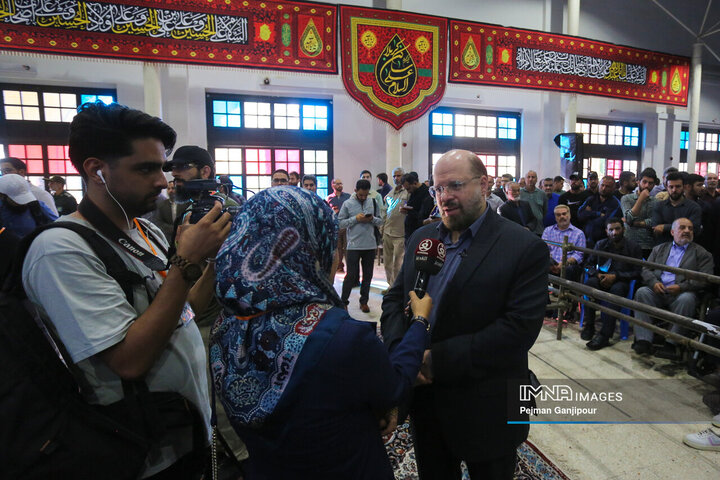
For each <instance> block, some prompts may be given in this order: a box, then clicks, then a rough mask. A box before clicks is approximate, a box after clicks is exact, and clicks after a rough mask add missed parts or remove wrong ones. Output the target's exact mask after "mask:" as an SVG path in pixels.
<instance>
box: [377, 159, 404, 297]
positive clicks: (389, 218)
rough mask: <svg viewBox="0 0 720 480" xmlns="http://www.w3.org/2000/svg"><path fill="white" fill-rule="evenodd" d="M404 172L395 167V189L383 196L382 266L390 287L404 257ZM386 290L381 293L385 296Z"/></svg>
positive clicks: (393, 173)
mask: <svg viewBox="0 0 720 480" xmlns="http://www.w3.org/2000/svg"><path fill="white" fill-rule="evenodd" d="M404 174H405V170H403V169H402V168H401V167H396V168H394V169H393V171H392V175H393V181H394V182H395V188H393V189H392V191H391V192H390V193H388V194H387V195H386V196H385V215H384V219H383V228H382V233H383V265H384V266H385V277H386V278H387V282H388V285H390V286H391V287H392V285H393V283H395V278H396V277H397V275H398V273H399V272H400V266H401V265H402V261H403V257H404V256H405V216H404V215H403V214H402V212H401V211H400V207H401V206H403V205H405V204H406V203H407V201H408V198H409V194H408V192H407V190H405V189H404V188H403V186H402V177H403V175H404ZM386 293H387V290H385V291H383V294H386Z"/></svg>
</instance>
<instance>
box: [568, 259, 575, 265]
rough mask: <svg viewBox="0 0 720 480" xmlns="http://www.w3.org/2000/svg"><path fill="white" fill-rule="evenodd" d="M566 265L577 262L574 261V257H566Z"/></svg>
mask: <svg viewBox="0 0 720 480" xmlns="http://www.w3.org/2000/svg"><path fill="white" fill-rule="evenodd" d="M567 263H568V265H575V264H576V263H577V260H576V259H575V257H568V258H567Z"/></svg>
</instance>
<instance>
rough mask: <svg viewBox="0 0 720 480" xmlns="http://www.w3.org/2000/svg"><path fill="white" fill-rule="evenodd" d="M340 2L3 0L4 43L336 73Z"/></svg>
mask: <svg viewBox="0 0 720 480" xmlns="http://www.w3.org/2000/svg"><path fill="white" fill-rule="evenodd" d="M336 25H337V7H336V6H334V5H327V4H321V3H306V2H279V1H267V0H266V1H259V0H244V1H238V0H225V1H212V0H149V1H138V0H119V1H111V2H108V1H106V0H93V1H77V0H73V1H69V0H65V1H58V0H33V1H29V0H1V1H0V28H1V29H2V33H1V34H0V49H9V50H26V51H33V52H42V53H50V54H65V55H80V56H83V55H90V56H98V57H112V58H122V59H126V60H144V61H148V60H149V61H153V62H173V63H192V64H205V65H223V66H235V67H250V68H264V69H277V70H300V71H306V72H315V73H331V74H332V73H337V38H336V37H337V28H336Z"/></svg>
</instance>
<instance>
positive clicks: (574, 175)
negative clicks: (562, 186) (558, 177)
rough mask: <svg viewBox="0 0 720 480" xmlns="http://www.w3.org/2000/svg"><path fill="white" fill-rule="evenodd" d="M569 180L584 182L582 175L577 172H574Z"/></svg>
mask: <svg viewBox="0 0 720 480" xmlns="http://www.w3.org/2000/svg"><path fill="white" fill-rule="evenodd" d="M568 178H569V179H570V180H582V177H580V174H579V173H577V172H573V173H572V174H570V176H569V177H568Z"/></svg>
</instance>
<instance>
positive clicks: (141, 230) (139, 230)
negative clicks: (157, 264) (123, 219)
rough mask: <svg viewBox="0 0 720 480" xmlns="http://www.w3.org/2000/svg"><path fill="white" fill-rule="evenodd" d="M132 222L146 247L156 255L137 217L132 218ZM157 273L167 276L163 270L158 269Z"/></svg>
mask: <svg viewBox="0 0 720 480" xmlns="http://www.w3.org/2000/svg"><path fill="white" fill-rule="evenodd" d="M133 222H135V226H136V227H137V229H138V232H140V236H141V237H142V238H143V240H145V243H147V244H148V247H150V250H151V251H152V253H153V254H154V255H157V252H156V251H155V247H153V245H152V243H151V242H150V240H148V238H147V237H146V236H145V232H143V229H142V226H140V222H138V219H137V218H133ZM157 273H158V274H160V276H161V277H163V278H165V277H167V272H166V271H164V270H160V271H158V272H157Z"/></svg>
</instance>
